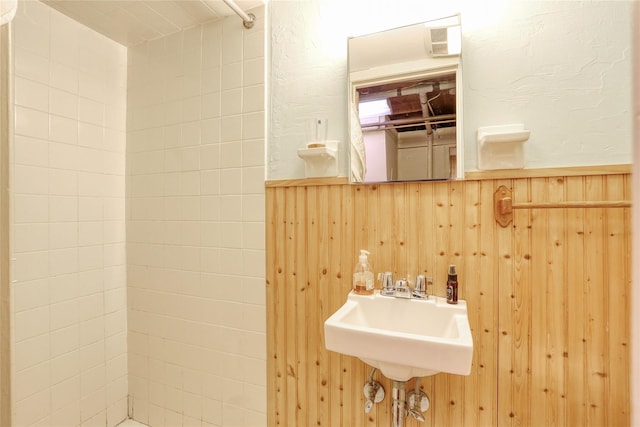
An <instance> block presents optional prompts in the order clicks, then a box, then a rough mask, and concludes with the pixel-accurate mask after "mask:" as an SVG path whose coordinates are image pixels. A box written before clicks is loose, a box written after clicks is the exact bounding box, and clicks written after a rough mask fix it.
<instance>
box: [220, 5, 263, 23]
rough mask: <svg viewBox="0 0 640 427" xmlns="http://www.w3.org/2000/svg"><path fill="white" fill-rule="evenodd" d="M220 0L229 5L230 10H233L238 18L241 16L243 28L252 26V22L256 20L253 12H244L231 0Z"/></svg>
mask: <svg viewBox="0 0 640 427" xmlns="http://www.w3.org/2000/svg"><path fill="white" fill-rule="evenodd" d="M222 1H224V2H225V4H226V5H227V6H229V7H230V8H231V10H233V11H234V12H235V13H236V15H238V16H239V17H240V18H242V25H243V26H244V27H245V28H247V29H248V28H253V24H254V23H255V21H256V16H255V15H254V14H253V13H247V12H245V11H244V10H242V9H241V8H240V6H238V5H237V4H236V2H235V1H233V0H222Z"/></svg>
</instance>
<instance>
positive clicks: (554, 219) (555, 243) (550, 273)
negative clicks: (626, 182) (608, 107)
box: [534, 178, 568, 425]
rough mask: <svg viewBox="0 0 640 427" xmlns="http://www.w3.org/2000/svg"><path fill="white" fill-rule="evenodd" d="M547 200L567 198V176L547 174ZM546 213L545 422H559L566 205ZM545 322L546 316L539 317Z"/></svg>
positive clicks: (563, 351)
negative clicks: (565, 187) (565, 180)
mask: <svg viewBox="0 0 640 427" xmlns="http://www.w3.org/2000/svg"><path fill="white" fill-rule="evenodd" d="M546 181H547V182H546V186H547V189H548V190H547V191H548V200H549V201H550V202H561V201H563V200H565V194H564V178H547V179H546ZM547 211H548V216H547V235H548V241H547V247H548V249H547V256H548V259H547V272H546V281H545V284H546V292H545V293H546V295H547V297H546V301H545V304H546V307H547V310H548V311H547V316H546V319H544V321H545V323H546V325H547V326H546V331H547V346H546V351H545V355H544V357H545V361H546V366H545V383H544V387H543V389H542V392H543V393H544V395H545V397H546V407H547V411H546V423H547V425H557V424H559V423H561V422H563V420H565V413H566V389H565V384H564V379H565V375H564V372H565V368H566V358H565V357H564V355H565V354H566V353H567V347H566V346H565V342H566V325H567V318H566V307H567V299H566V298H567V296H568V295H567V283H566V282H565V281H564V270H565V265H566V258H565V252H564V247H565V245H566V241H565V237H566V236H565V229H566V226H565V222H564V210H563V209H548V210H547ZM538 321H539V322H541V323H542V321H543V319H536V323H534V324H538Z"/></svg>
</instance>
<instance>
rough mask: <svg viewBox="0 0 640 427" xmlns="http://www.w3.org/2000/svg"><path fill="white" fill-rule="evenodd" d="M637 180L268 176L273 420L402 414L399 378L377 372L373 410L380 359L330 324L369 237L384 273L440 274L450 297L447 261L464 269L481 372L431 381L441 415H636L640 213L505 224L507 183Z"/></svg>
mask: <svg viewBox="0 0 640 427" xmlns="http://www.w3.org/2000/svg"><path fill="white" fill-rule="evenodd" d="M630 182H631V180H630V175H629V174H612V175H596V176H567V177H546V178H542V177H534V178H521V179H496V180H482V181H474V180H467V181H457V182H423V183H396V184H382V185H366V186H365V185H347V184H332V185H313V186H304V185H295V186H269V187H268V188H267V189H266V205H267V221H266V227H267V330H268V343H267V351H268V353H267V354H268V360H267V369H268V373H267V376H268V422H269V425H270V426H271V427H274V426H289V427H290V426H300V427H303V426H305V427H306V426H331V427H336V426H379V427H383V426H384V427H387V426H389V425H390V423H391V418H390V415H391V414H390V409H391V404H390V402H391V399H390V392H391V382H390V381H389V380H387V379H385V378H384V377H382V376H381V375H380V374H379V373H376V378H377V379H378V380H380V381H381V382H382V384H383V386H384V387H385V390H386V391H387V396H386V397H385V400H384V401H383V402H382V403H381V404H378V405H376V406H375V407H374V409H373V410H372V411H371V413H369V414H365V413H364V397H363V394H362V388H363V385H364V383H365V381H366V377H367V375H368V374H369V370H370V368H369V367H368V366H367V365H365V364H364V363H363V362H361V361H360V360H359V359H357V358H353V357H348V356H342V355H340V354H337V353H334V352H329V351H327V350H325V348H324V330H323V323H324V321H325V319H326V318H327V317H329V316H330V315H331V314H332V313H333V312H334V311H335V310H336V309H337V308H338V307H340V305H342V304H343V302H344V300H345V298H346V295H347V293H348V292H349V291H350V289H351V275H352V271H353V267H354V264H355V263H356V260H357V255H358V250H359V249H361V248H365V249H368V250H369V251H371V257H370V259H371V261H372V264H373V268H374V270H375V271H376V272H378V271H393V272H395V274H396V276H397V275H401V276H404V275H416V274H420V273H423V274H426V275H428V276H432V277H433V279H434V284H435V286H434V288H435V293H436V294H438V295H444V294H445V282H446V279H447V276H446V273H447V266H448V265H449V264H456V266H457V268H458V278H459V282H460V290H459V295H460V298H461V299H465V300H466V301H467V303H468V307H469V320H470V323H471V328H472V333H473V337H474V358H473V366H472V371H471V375H469V376H466V377H463V376H456V375H447V374H438V375H435V376H433V377H427V378H424V379H423V380H422V388H423V389H424V391H425V392H426V393H427V394H428V395H429V398H430V399H431V408H430V409H429V411H428V412H426V413H425V417H426V421H427V422H426V425H428V426H505V425H522V426H547V425H562V426H578V425H579V426H604V425H610V426H624V425H628V424H629V422H630V421H629V420H630V416H629V402H630V397H629V388H630V386H629V371H630V366H629V364H630V351H629V346H628V341H629V336H630V331H629V329H630V325H629V311H630V303H629V295H630V280H631V261H630V251H631V210H630V209H629V208H607V209H604V208H587V209H583V208H574V209H553V210H552V209H530V210H518V211H516V212H515V214H514V222H513V223H512V224H511V225H510V226H508V227H506V228H502V227H500V226H499V225H497V224H496V223H495V221H494V215H493V192H494V191H495V189H496V188H497V187H498V186H500V185H505V186H507V187H509V188H511V189H513V200H514V203H517V202H525V201H574V200H585V201H590V200H621V199H630V197H631V189H630ZM316 184H317V183H316ZM398 358H399V359H402V358H403V355H402V354H398ZM412 388H413V384H409V386H408V390H410V389H412ZM406 425H407V426H416V427H417V426H419V425H420V426H422V425H425V424H419V423H417V422H416V421H415V420H413V419H410V418H409V419H408V420H407V422H406Z"/></svg>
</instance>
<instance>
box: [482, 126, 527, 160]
mask: <svg viewBox="0 0 640 427" xmlns="http://www.w3.org/2000/svg"><path fill="white" fill-rule="evenodd" d="M530 133H531V132H530V131H528V130H526V129H525V128H524V125H522V124H513V125H500V126H485V127H481V128H478V169H483V170H495V169H522V168H524V143H525V142H526V141H527V140H528V139H529V135H530Z"/></svg>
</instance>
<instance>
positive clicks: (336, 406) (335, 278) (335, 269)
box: [327, 187, 351, 426]
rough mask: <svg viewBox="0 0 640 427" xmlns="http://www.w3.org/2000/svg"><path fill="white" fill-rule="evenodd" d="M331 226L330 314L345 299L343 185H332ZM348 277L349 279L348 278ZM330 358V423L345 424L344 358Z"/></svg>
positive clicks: (332, 356) (347, 414) (330, 193)
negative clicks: (342, 218) (342, 224)
mask: <svg viewBox="0 0 640 427" xmlns="http://www.w3.org/2000/svg"><path fill="white" fill-rule="evenodd" d="M328 195H329V197H328V205H329V210H328V216H327V219H328V227H329V230H328V231H329V240H328V247H329V253H328V258H329V271H331V273H332V274H331V276H332V277H331V281H330V283H329V289H330V293H329V301H328V303H329V315H330V314H331V313H333V312H334V311H335V310H337V309H338V307H340V305H341V304H342V302H344V299H345V295H346V292H345V288H344V284H343V281H344V277H343V271H342V269H341V266H342V264H343V263H346V262H347V261H346V260H341V259H340V257H341V256H342V252H341V247H340V246H341V245H340V242H341V240H342V228H341V211H340V203H341V199H340V198H341V195H342V193H341V189H340V187H330V188H329V192H328ZM347 271H351V269H350V268H349V269H348V270H345V271H344V274H347V275H348V276H349V277H350V276H351V274H350V273H347ZM349 277H348V278H349ZM329 353H330V359H331V365H330V366H331V371H330V372H329V378H330V380H329V387H330V390H331V400H330V402H331V408H332V410H331V411H330V417H329V420H330V424H329V425H330V426H337V425H344V424H347V423H345V420H344V416H345V415H344V411H343V408H344V397H343V394H344V384H343V378H342V369H343V368H342V364H343V359H344V358H343V357H342V356H341V355H339V354H337V353H334V352H329ZM349 415H350V413H349V412H346V416H347V417H349Z"/></svg>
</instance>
